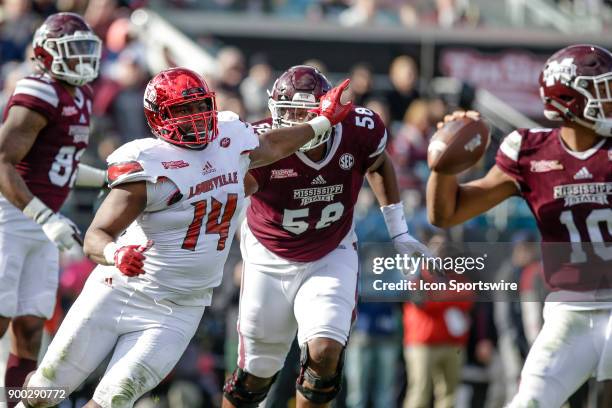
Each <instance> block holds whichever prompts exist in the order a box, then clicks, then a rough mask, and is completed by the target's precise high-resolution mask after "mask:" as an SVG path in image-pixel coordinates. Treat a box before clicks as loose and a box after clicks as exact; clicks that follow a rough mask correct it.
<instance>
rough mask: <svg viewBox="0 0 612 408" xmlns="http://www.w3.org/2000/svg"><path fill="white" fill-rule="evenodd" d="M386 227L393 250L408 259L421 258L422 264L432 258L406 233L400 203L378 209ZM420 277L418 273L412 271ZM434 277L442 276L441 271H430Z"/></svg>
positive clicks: (425, 247)
mask: <svg viewBox="0 0 612 408" xmlns="http://www.w3.org/2000/svg"><path fill="white" fill-rule="evenodd" d="M380 210H381V211H382V213H383V218H384V219H385V224H386V225H387V230H388V231H389V235H390V236H391V240H392V241H393V246H394V247H395V250H396V251H397V252H398V253H400V254H406V255H408V256H409V257H416V258H419V257H423V261H422V262H423V263H425V261H426V258H433V257H434V256H433V254H432V252H431V251H430V250H429V248H427V246H425V245H424V244H422V243H420V242H419V241H417V240H416V238H414V237H413V236H412V235H410V233H409V232H408V225H407V224H406V218H405V217H404V204H403V203H402V202H399V203H395V204H390V205H387V206H384V207H380ZM416 272H418V274H419V275H420V271H412V273H416ZM430 272H431V273H433V274H434V275H443V273H442V272H441V271H438V270H432V271H430Z"/></svg>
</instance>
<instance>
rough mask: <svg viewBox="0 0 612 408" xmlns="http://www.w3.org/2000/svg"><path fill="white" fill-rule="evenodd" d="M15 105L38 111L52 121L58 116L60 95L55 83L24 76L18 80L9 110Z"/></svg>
mask: <svg viewBox="0 0 612 408" xmlns="http://www.w3.org/2000/svg"><path fill="white" fill-rule="evenodd" d="M15 105H18V106H23V107H25V108H28V109H31V110H33V111H35V112H38V113H40V114H41V115H43V116H44V117H45V118H47V120H49V121H50V120H53V119H55V117H56V116H57V111H58V109H59V97H58V96H57V92H56V91H55V88H54V87H53V85H51V84H49V83H46V82H43V81H39V80H36V79H33V78H24V79H21V80H19V81H17V85H16V86H15V91H14V92H13V95H12V96H11V99H10V100H9V103H8V107H7V110H8V108H10V107H11V106H15Z"/></svg>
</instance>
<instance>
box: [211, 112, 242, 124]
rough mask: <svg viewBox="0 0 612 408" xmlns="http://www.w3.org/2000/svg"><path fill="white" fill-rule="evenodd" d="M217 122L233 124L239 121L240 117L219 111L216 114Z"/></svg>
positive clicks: (232, 113)
mask: <svg viewBox="0 0 612 408" xmlns="http://www.w3.org/2000/svg"><path fill="white" fill-rule="evenodd" d="M217 120H218V121H219V122H233V121H235V120H240V117H239V116H238V115H237V114H236V113H234V112H232V111H221V112H219V113H217Z"/></svg>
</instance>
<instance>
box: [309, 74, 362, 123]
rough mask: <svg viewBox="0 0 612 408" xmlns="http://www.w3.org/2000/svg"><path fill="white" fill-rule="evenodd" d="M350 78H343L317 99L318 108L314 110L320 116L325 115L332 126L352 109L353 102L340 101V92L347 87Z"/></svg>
mask: <svg viewBox="0 0 612 408" xmlns="http://www.w3.org/2000/svg"><path fill="white" fill-rule="evenodd" d="M350 82H351V80H350V79H345V80H344V81H342V83H341V84H340V85H338V86H337V87H335V88H332V89H330V90H329V91H328V92H327V93H326V94H325V95H323V96H322V97H321V100H320V101H319V108H318V109H315V110H314V112H315V113H316V114H318V115H320V116H325V117H326V118H327V119H328V120H329V122H330V123H331V125H332V126H334V125H335V124H337V123H340V122H342V120H344V118H346V115H348V113H349V112H350V111H351V110H352V109H353V102H352V101H349V102H347V103H346V104H344V105H343V104H342V102H340V98H341V97H342V93H343V92H344V90H345V89H346V88H348V86H349V83H350Z"/></svg>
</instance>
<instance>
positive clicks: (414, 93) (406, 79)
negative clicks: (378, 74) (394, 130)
mask: <svg viewBox="0 0 612 408" xmlns="http://www.w3.org/2000/svg"><path fill="white" fill-rule="evenodd" d="M418 77H419V72H418V69H417V65H416V62H414V59H413V58H412V57H409V56H408V55H400V56H399V57H396V58H395V59H394V60H393V62H391V66H390V67H389V79H390V80H391V84H392V85H393V89H392V90H391V91H390V92H389V93H388V94H387V101H388V102H389V106H391V118H392V119H393V120H397V121H401V120H402V118H403V117H404V113H405V112H406V109H408V106H409V105H410V103H412V101H414V100H415V99H416V98H418V97H419V92H418Z"/></svg>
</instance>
